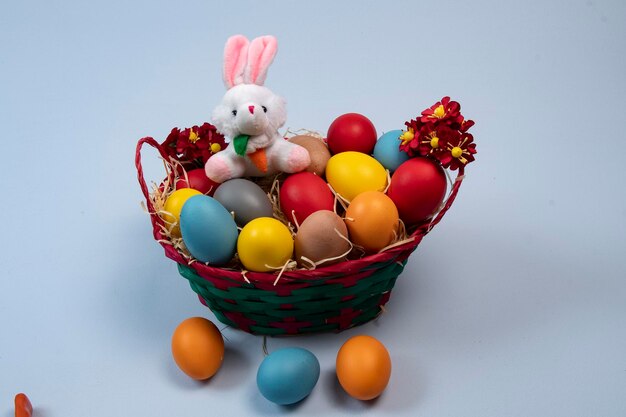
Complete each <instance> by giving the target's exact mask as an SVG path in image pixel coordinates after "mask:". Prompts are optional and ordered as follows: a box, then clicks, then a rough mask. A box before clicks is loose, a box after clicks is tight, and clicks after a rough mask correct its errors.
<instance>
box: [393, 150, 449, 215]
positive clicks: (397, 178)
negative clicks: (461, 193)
mask: <svg viewBox="0 0 626 417" xmlns="http://www.w3.org/2000/svg"><path fill="white" fill-rule="evenodd" d="M446 188H447V181H446V174H445V172H444V171H443V168H442V167H441V165H440V164H439V163H437V162H435V161H433V160H431V159H429V158H423V157H417V158H412V159H409V160H408V161H406V162H405V163H403V164H402V165H400V166H399V167H398V169H397V170H396V172H394V173H393V176H392V177H391V184H390V185H389V190H387V195H388V196H389V197H390V198H391V199H392V200H393V202H394V203H395V204H396V207H398V212H399V213H400V218H401V219H402V221H404V223H405V224H406V225H407V226H408V225H412V224H415V223H420V222H423V221H425V220H428V219H429V218H430V217H432V216H433V214H435V212H436V211H437V209H438V208H439V207H440V206H441V203H442V202H443V199H444V198H445V196H446Z"/></svg>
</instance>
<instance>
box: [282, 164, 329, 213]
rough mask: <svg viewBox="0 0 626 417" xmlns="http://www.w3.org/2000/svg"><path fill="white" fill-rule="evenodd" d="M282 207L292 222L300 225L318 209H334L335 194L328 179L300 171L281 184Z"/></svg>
mask: <svg viewBox="0 0 626 417" xmlns="http://www.w3.org/2000/svg"><path fill="white" fill-rule="evenodd" d="M280 208H281V209H282V211H283V213H285V216H287V219H289V221H290V222H291V223H293V224H296V223H297V224H299V225H300V224H302V222H303V221H304V219H306V218H307V217H309V215H311V214H312V213H314V212H316V211H318V210H330V211H333V210H334V208H335V196H334V195H333V193H332V192H331V191H330V188H328V185H327V184H326V181H324V180H323V179H321V178H320V177H318V176H317V175H315V174H312V173H310V172H299V173H297V174H293V175H290V176H289V177H288V178H287V179H286V180H285V182H284V183H283V184H282V185H281V186H280ZM294 215H295V221H294V217H293V216H294Z"/></svg>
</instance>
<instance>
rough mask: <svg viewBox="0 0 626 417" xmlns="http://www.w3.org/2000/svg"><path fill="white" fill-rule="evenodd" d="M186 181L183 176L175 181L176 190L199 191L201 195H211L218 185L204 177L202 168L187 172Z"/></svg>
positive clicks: (204, 173)
mask: <svg viewBox="0 0 626 417" xmlns="http://www.w3.org/2000/svg"><path fill="white" fill-rule="evenodd" d="M187 180H188V181H187ZM187 180H185V176H184V175H183V176H182V177H181V178H179V179H178V181H176V189H177V190H178V189H180V188H193V189H194V190H198V191H200V192H201V193H202V194H205V195H213V193H215V190H216V189H217V187H218V185H219V184H218V183H216V182H214V181H213V180H211V179H209V177H207V176H206V172H205V171H204V168H197V169H192V170H191V171H189V172H187Z"/></svg>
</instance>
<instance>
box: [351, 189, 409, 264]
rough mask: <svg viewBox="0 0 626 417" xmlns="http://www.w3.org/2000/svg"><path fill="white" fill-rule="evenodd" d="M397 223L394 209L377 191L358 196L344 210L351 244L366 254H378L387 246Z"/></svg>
mask: <svg viewBox="0 0 626 417" xmlns="http://www.w3.org/2000/svg"><path fill="white" fill-rule="evenodd" d="M398 221H399V217H398V209H397V208H396V205H395V204H394V203H393V201H392V200H391V199H390V198H389V197H387V196H386V195H385V194H384V193H382V192H380V191H366V192H364V193H361V194H359V195H357V196H356V197H355V198H354V199H353V200H352V202H351V203H350V205H349V206H348V209H347V210H346V217H345V222H346V226H348V232H349V233H350V240H351V241H352V242H353V243H356V244H357V245H359V246H362V247H363V248H364V249H365V251H366V252H378V251H379V250H381V249H382V248H384V247H385V246H387V245H389V244H390V243H391V242H392V241H393V239H394V237H395V236H396V232H397V230H398Z"/></svg>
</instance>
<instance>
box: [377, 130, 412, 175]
mask: <svg viewBox="0 0 626 417" xmlns="http://www.w3.org/2000/svg"><path fill="white" fill-rule="evenodd" d="M401 134H402V130H392V131H390V132H387V133H385V134H384V135H382V136H381V137H380V138H379V139H378V141H377V142H376V146H375V147H374V159H376V160H377V161H378V162H380V163H381V164H382V166H384V167H385V168H387V169H388V170H389V171H390V172H393V171H395V170H396V169H398V167H399V166H400V165H401V164H402V163H403V162H406V161H408V160H409V155H408V154H407V153H406V152H402V151H401V150H400V141H399V140H398V138H399V137H400V135H401Z"/></svg>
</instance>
